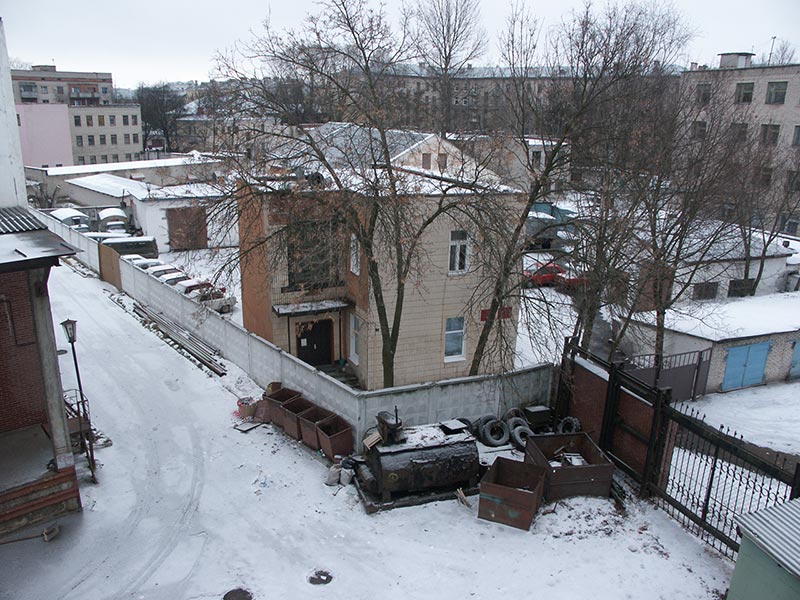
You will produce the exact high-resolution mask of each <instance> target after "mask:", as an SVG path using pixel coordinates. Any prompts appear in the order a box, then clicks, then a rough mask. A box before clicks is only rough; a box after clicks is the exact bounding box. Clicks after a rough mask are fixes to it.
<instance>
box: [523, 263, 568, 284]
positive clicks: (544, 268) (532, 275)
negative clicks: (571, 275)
mask: <svg viewBox="0 0 800 600" xmlns="http://www.w3.org/2000/svg"><path fill="white" fill-rule="evenodd" d="M533 267H534V268H533V269H531V270H528V269H526V270H524V271H523V272H522V274H523V275H524V276H525V279H527V280H528V285H530V286H542V285H555V283H556V281H557V278H558V277H559V276H561V275H563V274H564V269H563V268H562V267H561V266H560V265H557V264H556V263H554V262H549V263H547V264H542V263H540V262H537V263H535V264H534V265H533Z"/></svg>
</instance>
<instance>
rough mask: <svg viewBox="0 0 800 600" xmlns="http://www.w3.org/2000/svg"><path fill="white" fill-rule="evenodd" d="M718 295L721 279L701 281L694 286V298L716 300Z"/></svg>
mask: <svg viewBox="0 0 800 600" xmlns="http://www.w3.org/2000/svg"><path fill="white" fill-rule="evenodd" d="M712 290H713V291H712ZM718 295H719V281H701V282H699V283H695V284H694V285H693V286H692V300H697V301H702V300H716V299H717V296H718Z"/></svg>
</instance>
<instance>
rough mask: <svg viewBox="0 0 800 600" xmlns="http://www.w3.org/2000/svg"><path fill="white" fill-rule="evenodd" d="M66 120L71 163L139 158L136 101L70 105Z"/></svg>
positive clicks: (106, 161) (137, 106) (139, 133)
mask: <svg viewBox="0 0 800 600" xmlns="http://www.w3.org/2000/svg"><path fill="white" fill-rule="evenodd" d="M69 121H70V123H69V124H70V133H71V135H72V155H73V158H74V164H76V165H94V164H100V163H115V162H130V161H133V160H139V158H140V157H141V152H142V139H141V138H142V115H141V110H140V107H139V105H138V104H109V105H103V106H70V107H69Z"/></svg>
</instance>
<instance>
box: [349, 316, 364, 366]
mask: <svg viewBox="0 0 800 600" xmlns="http://www.w3.org/2000/svg"><path fill="white" fill-rule="evenodd" d="M360 328H361V323H360V320H359V318H358V317H357V316H355V314H353V313H350V356H349V357H348V358H349V359H350V362H351V363H353V364H354V365H357V364H358V352H359V329H360Z"/></svg>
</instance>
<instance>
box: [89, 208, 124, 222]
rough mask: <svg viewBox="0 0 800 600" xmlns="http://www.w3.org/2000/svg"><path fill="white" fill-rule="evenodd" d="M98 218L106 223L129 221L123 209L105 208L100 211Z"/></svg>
mask: <svg viewBox="0 0 800 600" xmlns="http://www.w3.org/2000/svg"><path fill="white" fill-rule="evenodd" d="M97 218H98V219H100V220H101V221H105V220H106V219H122V220H123V221H127V220H128V215H126V214H125V211H124V210H122V209H121V208H104V209H103V210H101V211H98V213H97Z"/></svg>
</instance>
